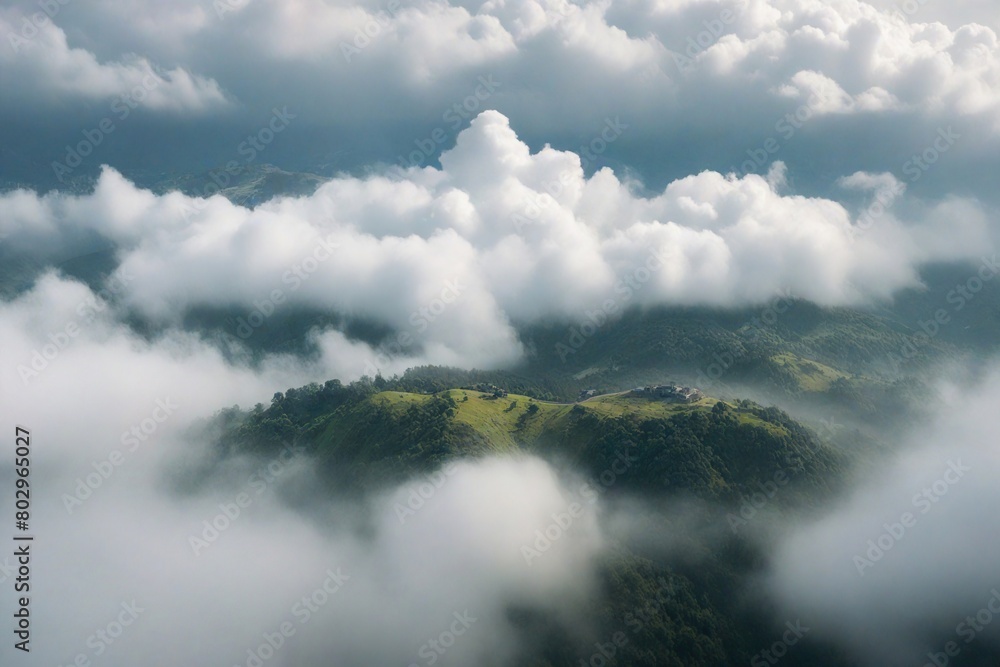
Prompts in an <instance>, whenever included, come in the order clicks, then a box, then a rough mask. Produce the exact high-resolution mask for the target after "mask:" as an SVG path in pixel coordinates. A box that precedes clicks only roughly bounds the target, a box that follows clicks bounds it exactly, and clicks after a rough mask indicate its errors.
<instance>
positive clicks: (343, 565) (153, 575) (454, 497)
mask: <svg viewBox="0 0 1000 667" xmlns="http://www.w3.org/2000/svg"><path fill="white" fill-rule="evenodd" d="M92 303H94V295H93V294H92V293H91V292H90V291H89V290H88V289H87V288H86V287H84V286H83V285H81V284H79V283H75V282H70V281H66V280H63V279H60V278H58V277H56V276H46V277H45V278H43V279H42V280H40V281H38V283H37V284H36V286H35V287H34V289H32V290H31V291H30V292H27V293H25V294H23V295H21V296H20V297H18V298H17V299H15V300H13V301H8V302H4V303H2V304H0V337H2V338H3V340H4V346H3V350H2V351H0V369H2V373H3V376H2V377H0V380H2V381H0V404H2V405H3V414H2V415H0V420H2V421H3V426H4V428H6V429H8V430H9V431H11V432H13V429H14V423H15V421H16V423H17V424H18V425H21V426H24V427H27V428H28V429H30V432H31V437H32V452H33V455H32V470H31V482H32V491H33V493H32V501H33V502H32V518H31V522H32V528H33V529H34V534H35V535H36V537H37V538H38V541H37V542H36V543H35V544H36V546H35V547H34V549H33V552H32V557H33V559H32V565H33V574H34V576H33V578H32V581H31V584H32V589H31V609H32V630H33V632H34V634H33V639H34V641H33V642H32V644H31V649H32V650H31V655H32V659H33V663H32V664H34V663H35V662H37V663H39V664H67V663H73V662H74V661H76V660H77V656H78V655H81V654H82V655H83V656H85V659H89V660H90V661H92V662H94V663H95V664H96V662H97V661H98V660H100V661H101V663H102V664H106V665H134V664H140V663H143V662H144V661H148V660H150V659H151V656H157V658H156V659H158V660H160V661H165V662H169V663H171V664H173V663H190V664H227V665H233V664H254V661H253V660H252V659H250V658H249V655H248V653H247V652H248V651H254V652H257V650H258V647H259V646H260V645H261V644H265V643H266V640H265V635H268V636H270V637H272V639H273V638H274V637H275V636H276V635H275V633H278V640H280V641H281V644H282V646H281V647H280V649H278V650H277V651H276V653H275V655H274V657H273V659H271V660H269V661H268V664H280V665H287V664H296V665H328V664H330V662H331V660H333V661H335V662H336V663H337V664H342V665H369V664H410V663H411V662H419V663H423V662H424V658H425V656H424V655H422V654H420V652H421V651H423V652H424V653H426V652H427V651H433V650H434V649H433V648H432V647H431V646H429V645H428V641H429V640H430V639H432V638H438V637H440V636H441V634H442V633H449V632H455V633H456V636H457V639H456V640H455V642H454V645H453V646H452V645H451V643H450V640H449V639H448V638H447V637H446V639H445V640H444V641H443V642H442V643H443V644H445V645H447V646H448V651H447V654H446V655H444V656H439V657H441V662H440V664H477V663H482V662H483V661H484V660H486V657H485V656H489V658H490V659H491V660H498V659H508V658H510V657H511V655H512V654H513V653H514V652H515V651H516V648H517V646H518V644H517V638H518V636H517V631H516V630H515V629H514V628H513V627H512V626H511V625H510V624H509V622H508V617H507V615H506V611H507V609H508V607H510V606H512V605H517V606H518V607H519V608H524V607H525V606H532V607H537V608H544V609H550V610H552V611H553V612H554V613H555V614H557V616H558V617H561V618H563V619H564V620H565V621H566V622H567V623H569V624H571V626H570V627H572V623H573V622H574V620H575V616H574V611H573V610H574V609H576V608H578V607H579V606H580V602H581V601H582V600H584V599H585V598H586V597H587V596H588V594H589V592H590V589H591V581H592V561H593V559H594V558H595V557H597V556H599V555H600V554H601V552H602V549H603V544H604V539H603V537H602V533H601V530H600V529H599V527H598V525H597V523H596V519H595V514H594V510H596V506H588V509H587V512H586V513H584V514H580V513H575V518H574V525H573V526H572V527H571V528H569V529H566V530H565V531H562V533H561V534H560V535H559V536H558V537H556V538H554V539H553V542H552V545H551V546H550V547H548V548H543V550H542V552H541V553H540V555H539V557H538V558H537V560H536V559H532V560H531V561H530V562H529V560H528V559H527V558H526V557H525V555H524V553H523V551H522V548H523V547H524V546H525V545H534V544H535V542H536V541H537V539H538V537H537V535H536V531H545V530H546V529H548V528H549V526H550V524H552V522H553V521H554V519H553V518H552V515H553V514H559V515H563V514H565V513H566V512H567V511H568V508H569V504H570V503H571V502H573V501H574V500H575V498H574V496H573V495H572V493H570V491H568V490H567V488H568V487H566V486H564V484H563V483H561V482H560V479H559V478H558V477H557V476H556V474H555V473H554V472H553V471H552V470H551V469H550V468H549V467H548V466H547V465H546V464H545V463H543V462H541V461H539V460H536V459H530V458H529V459H523V460H483V461H478V462H457V463H454V464H452V465H451V466H449V467H448V468H447V469H446V470H445V471H443V472H441V473H440V474H439V476H438V477H439V481H438V486H437V488H436V489H435V491H434V493H433V495H432V496H431V497H430V498H429V499H426V498H425V499H424V500H425V504H424V506H423V507H418V511H417V512H416V513H415V514H402V513H401V512H400V510H399V507H400V505H401V504H403V505H405V504H406V503H409V502H411V501H410V493H411V491H414V490H415V489H417V488H419V485H420V484H421V483H422V482H423V481H424V480H422V479H415V480H412V482H410V483H407V484H405V485H403V486H402V487H400V488H399V489H390V490H387V491H386V492H385V494H384V495H382V496H380V497H378V498H376V499H374V500H373V501H372V502H371V503H370V504H369V505H368V506H366V507H364V508H362V507H360V506H357V505H355V504H353V503H350V502H342V503H340V502H338V503H331V501H330V500H329V498H328V496H325V495H322V494H319V492H316V493H317V494H318V495H315V496H314V495H312V493H313V492H312V491H308V490H311V489H318V488H319V486H320V484H319V481H318V480H317V479H315V477H314V473H313V471H314V470H315V464H314V462H313V461H311V459H309V457H308V454H307V453H304V452H295V451H294V450H289V451H288V452H287V453H279V452H274V453H273V454H270V455H267V456H264V457H262V458H259V459H258V458H248V457H239V458H225V459H222V460H219V458H218V456H217V455H218V452H216V451H215V450H213V449H212V448H210V447H208V446H207V445H206V444H205V442H204V441H203V440H202V436H201V435H200V430H199V427H200V425H201V424H202V423H203V419H204V418H206V417H209V416H210V415H211V414H212V413H213V412H214V411H215V410H216V409H217V408H218V407H219V406H222V405H230V404H233V403H241V404H244V405H246V404H248V403H251V404H252V403H253V402H254V401H258V400H266V398H267V397H268V396H270V394H271V393H272V392H273V390H274V388H275V387H283V386H288V385H289V384H293V385H298V384H300V383H302V382H304V381H307V380H309V379H317V376H318V377H319V378H322V377H326V376H327V375H328V374H330V373H336V372H337V369H335V368H327V369H322V368H320V367H319V364H316V365H313V366H310V368H309V369H304V368H302V367H299V366H296V365H295V364H293V363H291V362H289V361H288V360H285V362H281V360H280V359H275V358H272V359H270V360H269V361H268V362H267V363H266V364H264V365H263V366H262V367H261V368H258V369H257V370H254V371H251V370H249V369H247V368H244V367H241V366H238V365H230V364H227V363H225V362H224V361H223V360H222V358H221V357H220V355H219V354H218V353H217V352H216V351H214V350H213V349H211V348H209V347H207V346H205V345H203V344H202V343H201V342H200V341H198V340H197V339H195V338H192V337H190V336H186V335H183V334H179V333H178V334H166V335H162V336H160V337H158V338H157V339H156V340H155V341H148V340H143V339H141V338H140V337H138V336H135V335H132V334H130V333H129V332H128V330H127V329H125V328H124V327H122V326H121V325H120V324H119V323H118V321H117V319H118V318H117V317H116V316H115V313H114V312H112V311H113V306H111V305H108V306H107V307H106V308H105V309H103V310H98V309H95V308H91V309H89V310H87V312H86V315H87V316H84V315H81V313H80V310H79V305H80V304H92ZM71 322H73V323H76V325H77V328H76V329H75V330H72V329H71V330H70V331H71V333H66V332H67V325H68V324H69V323H71ZM60 335H62V336H64V337H66V340H65V341H63V339H61V338H60ZM48 345H53V346H55V349H57V350H58V352H57V353H53V352H51V350H46V351H45V352H44V354H45V358H46V359H47V366H46V367H45V368H43V369H41V372H40V375H39V376H38V377H33V378H31V379H30V380H29V381H28V382H26V383H25V382H23V381H22V380H21V378H20V377H18V373H17V370H16V368H17V367H18V366H19V365H22V364H30V359H31V357H32V355H33V351H35V350H42V349H43V348H44V347H45V346H48ZM12 464H13V462H12V460H11V459H10V458H9V457H7V458H6V460H4V461H3V462H0V480H2V481H0V484H3V485H4V487H5V488H10V487H11V486H12V485H13V479H14V471H13V467H12ZM442 480H443V481H442ZM304 490H305V491H304ZM240 494H246V497H248V498H249V499H250V502H249V503H247V502H246V501H245V500H239V501H238V500H237V499H238V498H239V497H240ZM303 494H305V496H304V495H303ZM425 495H426V493H425ZM303 499H305V500H306V501H307V502H305V505H306V506H307V507H308V510H307V511H301V508H302V506H303V503H302V501H303ZM237 502H239V503H242V508H240V506H239V505H237V504H236V503H237ZM293 506H295V507H298V508H300V509H293ZM233 508H237V509H236V510H234V509H233ZM224 511H228V512H229V514H230V518H229V519H226V518H225V515H224V514H223V512H224ZM235 511H239V512H240V514H239V515H238V516H237V515H236V514H235V513H234V512H235ZM220 516H221V517H222V518H221V519H220V518H218V517H220ZM401 517H402V519H401ZM206 522H207V525H211V524H213V523H214V524H215V525H216V526H218V532H217V533H215V534H213V533H212V532H211V531H210V529H209V528H206ZM358 525H363V526H364V530H357V529H356V528H357V526H358ZM198 540H204V543H200V542H198ZM44 544H48V545H49V547H48V548H46V547H43V546H42V545H44ZM0 564H2V565H4V568H5V572H6V567H7V566H8V565H9V564H11V559H10V558H7V559H6V562H5V559H4V558H0ZM9 583H10V582H7V584H8V585H9ZM303 598H306V600H307V601H305V602H303ZM13 605H14V600H13V598H12V597H11V596H7V595H5V596H3V600H2V601H0V613H3V614H4V615H5V616H8V617H9V616H10V615H12V614H13V613H14V606H13ZM122 605H125V606H124V607H123V606H122ZM455 614H458V615H459V617H460V618H461V619H462V621H463V623H461V624H458V625H453V624H455V623H456V617H455V616H454V615H455ZM219 618H227V619H229V621H231V622H229V623H227V624H226V627H225V628H222V627H219V626H218V624H217V623H216V621H217V620H218V619H219ZM123 621H124V622H126V627H125V628H124V631H122V630H121V627H120V626H119V625H117V624H118V623H120V622H123ZM284 623H288V624H289V625H288V626H286V627H287V628H289V629H290V630H291V631H290V632H289V633H288V635H289V636H288V637H286V638H282V637H280V633H281V627H282V624H284ZM109 624H111V627H110V628H109ZM387 628H392V631H391V632H387V631H386V629H387ZM293 633H294V634H293ZM42 638H45V640H44V641H42ZM278 640H275V641H278ZM440 645H441V644H438V646H440ZM266 650H267V649H266V648H265V651H266ZM12 653H13V649H12V648H11V647H10V646H9V644H8V645H7V646H5V648H4V649H3V653H2V655H4V656H7V655H12ZM248 660H249V663H248ZM79 664H83V663H79Z"/></svg>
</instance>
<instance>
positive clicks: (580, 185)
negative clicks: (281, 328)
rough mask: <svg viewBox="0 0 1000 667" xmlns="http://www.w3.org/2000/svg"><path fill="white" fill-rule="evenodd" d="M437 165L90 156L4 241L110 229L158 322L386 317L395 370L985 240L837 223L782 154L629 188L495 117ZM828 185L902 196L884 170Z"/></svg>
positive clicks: (844, 297)
mask: <svg viewBox="0 0 1000 667" xmlns="http://www.w3.org/2000/svg"><path fill="white" fill-rule="evenodd" d="M441 162H442V168H441V169H434V168H424V169H417V168H411V169H409V170H405V171H399V170H397V171H395V172H392V173H388V174H383V175H372V176H369V177H366V178H350V177H340V178H335V179H332V180H330V181H329V182H327V183H326V184H324V185H322V186H321V187H320V188H319V189H318V190H317V191H316V192H315V194H313V195H312V196H309V197H299V198H285V197H282V198H277V199H274V200H272V201H269V202H267V203H264V204H262V205H259V206H257V207H256V208H254V209H248V208H245V207H242V206H238V205H235V204H232V203H231V202H229V201H228V200H226V199H224V198H222V197H220V196H215V197H211V198H208V199H203V198H190V197H186V196H184V195H182V194H180V193H176V192H174V193H170V194H167V195H164V196H156V195H153V194H152V193H150V192H148V191H144V190H141V189H138V188H136V187H135V186H134V185H132V184H131V183H129V182H128V181H127V180H125V179H124V178H122V177H121V176H120V175H119V174H117V173H116V172H114V171H113V170H106V171H105V172H104V174H103V176H102V178H101V180H100V182H99V183H98V185H97V187H96V189H95V191H94V192H93V193H92V194H88V195H80V196H65V195H59V194H49V195H47V196H45V197H42V198H38V197H37V196H34V195H32V194H30V193H25V192H23V191H18V192H14V193H9V194H7V195H4V196H3V197H0V210H2V211H3V212H4V221H5V222H4V225H5V226H4V229H3V231H4V232H5V233H6V234H7V235H8V237H9V242H10V243H11V246H12V247H22V248H30V249H34V250H35V251H36V254H39V253H38V251H39V250H40V249H45V248H50V253H54V251H53V250H51V248H60V247H62V244H63V243H64V242H65V241H64V240H63V239H62V233H63V230H72V231H73V233H75V234H77V235H79V234H83V233H91V234H96V235H99V236H100V237H102V238H105V239H107V240H108V241H110V242H111V243H113V244H114V245H115V246H116V247H117V249H118V250H117V252H118V261H119V269H120V270H121V271H123V272H124V273H125V274H126V275H128V276H129V277H130V279H129V281H128V282H127V284H126V285H125V286H124V289H123V292H122V295H121V302H122V304H123V306H124V307H126V308H128V309H130V310H131V311H132V312H138V313H140V314H142V315H143V316H145V317H147V318H152V319H153V320H154V321H158V322H160V323H161V324H164V325H171V324H174V325H175V324H177V323H179V322H180V321H181V320H182V318H183V316H184V315H185V314H186V313H189V312H190V311H191V310H192V309H196V308H210V309H224V308H229V307H232V306H237V307H239V308H241V309H245V310H246V311H251V310H252V311H258V313H259V314H257V315H255V316H254V317H256V318H257V320H258V321H255V322H254V323H253V326H255V327H256V326H261V325H262V323H263V320H265V319H266V317H267V316H270V314H271V313H272V312H274V311H275V310H276V309H281V308H289V307H290V306H289V305H288V304H292V305H294V306H300V307H305V308H309V309H314V310H320V311H324V312H335V313H338V314H340V315H344V316H346V317H348V318H355V319H359V320H362V321H366V322H377V323H379V324H381V325H383V326H385V327H388V328H389V329H390V330H392V331H394V332H396V339H397V341H398V342H399V343H400V345H399V346H398V348H399V350H398V351H400V350H401V351H405V353H404V354H402V355H400V356H399V357H398V358H397V359H396V362H397V364H398V365H400V366H401V367H403V366H405V364H406V363H407V361H413V360H414V359H415V358H420V359H424V360H428V361H432V362H434V363H454V364H459V365H464V366H480V367H482V366H497V365H503V364H507V363H510V362H512V361H514V360H516V359H517V358H519V356H520V354H521V345H520V342H519V341H518V337H517V333H516V326H517V325H519V324H525V323H530V322H535V321H538V320H543V319H552V318H555V319H563V320H575V319H577V318H580V317H582V316H583V314H584V313H585V312H586V311H587V310H594V309H607V305H606V304H607V303H608V302H612V303H613V305H614V306H615V308H614V309H612V310H618V309H619V308H624V307H625V306H631V305H635V304H638V305H643V306H653V305H659V304H686V305H696V304H697V305H714V306H741V305H746V304H749V303H757V302H763V301H765V300H767V299H768V298H770V297H772V296H773V295H774V294H775V293H777V292H779V291H781V290H785V289H791V290H792V291H793V292H794V293H795V294H796V295H797V296H798V297H799V298H804V299H808V300H810V301H813V302H816V303H819V304H822V305H848V304H861V303H870V302H872V301H874V300H884V299H888V298H890V297H891V296H892V294H893V293H894V292H896V291H897V290H899V289H901V288H904V287H908V286H913V285H915V284H917V283H918V279H917V270H918V268H919V266H920V265H921V264H922V263H927V262H934V261H944V260H960V259H970V258H975V257H978V253H980V252H981V251H982V249H983V248H984V247H986V246H987V245H988V243H989V235H988V228H989V220H988V217H987V215H986V213H985V212H984V211H983V210H982V209H981V207H980V206H979V205H978V204H977V203H976V202H974V201H969V200H964V199H959V198H949V199H946V200H943V201H940V202H937V203H936V204H934V205H933V206H932V207H925V208H923V209H922V210H921V211H920V213H919V215H917V216H916V217H914V218H912V219H906V218H903V219H901V218H900V217H897V212H896V210H895V209H893V210H883V211H882V213H881V215H880V216H879V217H878V218H877V219H876V220H874V221H873V220H872V219H871V216H870V215H868V217H867V218H865V217H863V216H861V215H859V216H858V218H857V219H852V215H851V213H849V211H848V210H847V209H846V208H845V207H844V206H843V205H841V204H839V203H837V202H835V201H832V200H828V199H820V198H809V197H803V196H799V195H794V194H788V195H785V194H781V193H779V192H778V191H776V190H775V188H776V187H784V186H783V183H784V176H783V170H782V169H781V168H776V169H774V170H773V171H774V172H775V173H772V174H771V175H770V177H769V178H767V179H766V178H764V177H761V176H756V175H748V176H744V177H742V178H738V177H736V176H735V175H732V174H730V175H723V174H719V173H716V172H703V173H701V174H697V175H694V176H689V177H686V178H683V179H680V180H677V181H674V182H672V183H670V184H669V185H667V187H666V188H665V189H664V190H663V191H662V192H660V193H658V194H653V195H651V196H642V195H640V194H638V193H637V188H638V186H637V184H635V183H632V182H630V181H627V180H626V181H622V180H620V179H619V178H618V177H617V176H616V175H615V174H614V173H612V172H611V171H610V170H608V169H602V170H600V171H598V172H597V173H595V174H594V175H593V176H591V177H587V176H585V174H584V172H583V169H582V166H581V158H580V156H578V155H576V154H573V153H569V152H563V151H557V150H554V149H552V148H549V147H546V148H544V149H543V150H541V151H539V152H537V153H531V152H530V150H529V149H528V147H527V146H526V145H525V144H524V143H523V142H521V141H520V140H519V139H518V137H517V136H516V134H515V133H514V131H513V129H512V128H511V127H510V125H509V123H508V120H507V119H506V118H505V117H504V116H502V115H501V114H499V113H497V112H484V113H483V114H481V115H480V116H479V117H478V118H476V119H475V120H474V122H473V123H472V125H471V127H470V128H468V129H467V130H465V131H464V132H462V134H461V135H460V136H459V138H458V141H457V142H456V145H455V147H454V148H453V149H451V150H450V151H447V152H446V153H445V154H444V155H443V156H442V158H441ZM842 184H843V185H844V186H845V187H850V188H855V189H858V188H860V189H862V190H872V189H875V188H876V186H879V187H880V188H881V189H879V191H878V192H877V193H876V195H875V196H876V197H879V196H881V192H882V191H883V190H885V189H886V188H890V189H891V190H892V191H893V192H896V191H898V194H900V195H901V194H902V190H903V188H902V186H901V185H900V183H899V182H898V181H897V180H896V179H895V178H894V177H892V176H891V175H889V174H881V175H873V174H868V173H863V172H862V173H857V174H853V175H850V176H848V177H846V178H845V179H843V180H842ZM894 196H896V195H894ZM882 203H888V202H884V201H883V202H882ZM67 238H72V235H70V236H67ZM314 342H315V343H316V344H317V346H318V347H319V348H321V349H323V350H327V351H328V353H329V354H330V355H333V356H336V355H337V353H336V351H335V350H336V349H337V348H338V346H341V345H345V344H348V343H347V341H346V339H345V338H344V337H343V335H342V334H339V333H336V332H332V331H327V332H325V333H324V332H317V333H315V334H314ZM351 345H357V344H349V345H348V348H347V349H348V350H354V351H358V350H356V349H355V348H354V347H351ZM362 347H364V346H363V345H362ZM347 356H350V355H347ZM359 365H360V362H359ZM361 370H362V369H361V368H360V367H359V368H358V369H356V372H355V373H351V374H350V375H358V374H360V372H361ZM367 370H369V371H370V370H371V367H370V366H368V367H367Z"/></svg>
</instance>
